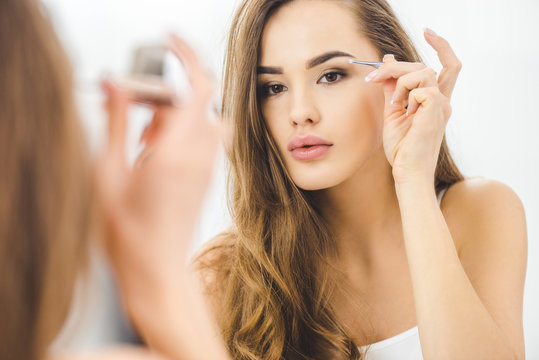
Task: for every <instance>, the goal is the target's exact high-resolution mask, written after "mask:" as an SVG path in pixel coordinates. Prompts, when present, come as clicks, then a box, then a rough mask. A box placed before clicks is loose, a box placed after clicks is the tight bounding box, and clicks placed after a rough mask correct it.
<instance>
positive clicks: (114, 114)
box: [101, 79, 129, 161]
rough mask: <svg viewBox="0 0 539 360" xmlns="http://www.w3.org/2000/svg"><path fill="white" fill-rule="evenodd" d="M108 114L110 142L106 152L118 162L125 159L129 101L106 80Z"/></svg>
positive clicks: (103, 85)
mask: <svg viewBox="0 0 539 360" xmlns="http://www.w3.org/2000/svg"><path fill="white" fill-rule="evenodd" d="M101 86H102V88H103V91H104V92H105V96H106V110H107V112H108V142H107V150H106V152H107V153H108V154H109V156H111V155H112V156H114V157H115V158H116V160H117V161H118V160H119V159H123V158H124V152H125V141H126V140H125V138H126V128H127V108H128V105H129V100H128V98H127V96H126V94H124V92H123V91H122V90H120V88H119V87H117V86H116V85H114V84H113V83H112V82H111V81H110V80H108V79H106V80H103V81H102V84H101Z"/></svg>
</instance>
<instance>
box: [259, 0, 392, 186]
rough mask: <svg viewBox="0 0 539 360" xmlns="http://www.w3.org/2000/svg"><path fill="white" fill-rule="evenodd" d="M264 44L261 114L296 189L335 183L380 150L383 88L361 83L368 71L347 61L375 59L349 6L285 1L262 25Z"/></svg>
mask: <svg viewBox="0 0 539 360" xmlns="http://www.w3.org/2000/svg"><path fill="white" fill-rule="evenodd" d="M261 46H262V48H261V56H260V63H259V64H258V94H259V98H260V105H261V109H262V114H263V116H264V120H265V121H266V123H267V125H268V128H269V130H270V132H271V135H272V136H273V138H274V140H275V142H276V144H277V146H278V147H279V151H280V152H281V155H282V157H283V159H284V161H285V164H286V166H287V168H288V171H289V173H290V174H291V176H292V179H293V181H294V182H295V183H296V185H297V186H298V187H300V188H302V189H305V190H319V189H325V188H329V187H333V186H335V185H338V184H339V183H341V182H343V181H344V180H346V179H348V178H350V177H351V176H352V175H354V174H355V173H357V172H358V171H360V169H361V168H362V167H364V166H365V165H366V164H368V163H369V160H371V159H373V158H374V157H373V155H374V154H375V153H377V152H379V151H382V152H383V149H382V126H383V118H382V115H383V104H384V98H383V92H382V89H381V87H380V85H376V84H370V83H367V82H365V80H364V78H365V76H366V75H367V74H368V73H369V72H370V71H372V70H373V68H370V67H367V66H363V65H352V64H349V63H348V60H349V59H351V58H357V59H360V60H369V61H379V60H380V59H379V55H378V53H377V51H376V49H375V47H374V46H373V45H371V44H370V43H369V41H368V40H367V39H366V38H365V37H364V36H363V35H362V34H361V33H360V31H359V25H358V23H357V20H356V18H355V17H354V14H353V13H352V12H351V11H350V9H348V8H346V7H344V6H343V5H341V4H339V3H337V2H334V1H327V0H310V1H307V0H296V1H293V2H291V3H288V4H286V5H284V6H282V7H281V8H279V9H278V10H277V12H275V14H273V15H272V16H271V18H270V19H269V21H268V22H267V24H266V26H265V28H264V32H263V35H262V44H261ZM367 166H368V165H367Z"/></svg>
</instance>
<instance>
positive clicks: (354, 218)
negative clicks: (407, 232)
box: [323, 150, 403, 263]
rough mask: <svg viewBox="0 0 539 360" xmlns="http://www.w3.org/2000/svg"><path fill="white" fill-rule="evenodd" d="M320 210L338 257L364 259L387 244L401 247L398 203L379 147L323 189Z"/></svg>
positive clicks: (387, 165)
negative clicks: (342, 179) (341, 179)
mask: <svg viewBox="0 0 539 360" xmlns="http://www.w3.org/2000/svg"><path fill="white" fill-rule="evenodd" d="M323 212H324V217H325V218H326V219H327V220H328V222H329V225H330V227H331V228H332V230H333V233H334V234H335V241H336V242H337V249H338V253H339V259H340V260H342V261H346V259H353V261H357V260H358V259H364V260H365V262H366V263H368V262H369V261H370V260H371V259H372V258H373V257H374V255H375V254H376V253H380V251H385V250H386V249H388V247H393V248H394V247H398V248H402V247H403V244H402V241H401V240H402V236H399V235H400V234H402V230H401V220H400V211H399V203H398V199H397V195H396V192H395V184H394V181H393V175H392V173H391V166H390V165H389V163H388V162H387V160H386V158H385V154H384V152H383V150H382V151H379V152H378V153H377V154H375V155H374V156H373V157H372V158H371V160H370V161H369V162H368V163H366V164H365V166H363V167H362V168H360V169H359V170H358V171H357V173H356V174H354V175H353V176H352V177H350V178H349V179H347V180H346V181H345V182H343V183H341V184H339V185H337V186H335V187H332V188H330V189H327V190H325V192H324V207H323Z"/></svg>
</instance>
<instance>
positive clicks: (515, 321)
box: [440, 178, 528, 358]
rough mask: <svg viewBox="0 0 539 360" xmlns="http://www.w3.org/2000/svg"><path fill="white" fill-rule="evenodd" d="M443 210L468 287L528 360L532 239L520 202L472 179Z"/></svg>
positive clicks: (501, 187)
mask: <svg viewBox="0 0 539 360" xmlns="http://www.w3.org/2000/svg"><path fill="white" fill-rule="evenodd" d="M440 208H441V210H442V213H443V214H444V217H445V220H446V223H447V226H448V228H449V230H450V232H451V236H452V238H453V240H454V242H455V246H456V249H457V252H458V256H459V259H460V262H461V264H462V267H463V269H464V271H465V272H466V275H467V276H468V278H469V280H470V283H471V284H472V286H473V287H474V289H475V291H476V293H477V295H478V296H479V298H480V299H481V301H482V302H483V304H484V305H485V307H486V308H487V310H488V311H489V313H490V314H491V315H492V317H493V318H494V320H495V321H496V323H497V324H498V326H499V327H500V329H502V330H503V331H504V333H505V334H506V336H507V338H508V339H509V341H510V342H511V344H512V346H513V348H514V349H515V351H516V353H517V354H519V358H524V357H523V356H524V334H523V325H522V315H523V314H522V308H523V294H524V283H525V278H526V267H527V258H528V250H527V249H528V247H527V246H528V245H527V241H528V240H527V226H526V216H525V211H524V206H523V204H522V201H521V200H520V198H519V197H518V195H517V194H516V193H515V192H514V191H513V190H512V189H511V188H510V187H509V186H507V185H505V184H503V183H501V182H499V181H494V180H489V179H483V178H473V179H466V180H464V181H461V182H458V183H456V184H454V185H453V186H451V187H450V188H449V189H448V190H447V193H446V195H445V196H444V198H443V201H442V203H441V204H440Z"/></svg>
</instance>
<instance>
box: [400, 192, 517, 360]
mask: <svg viewBox="0 0 539 360" xmlns="http://www.w3.org/2000/svg"><path fill="white" fill-rule="evenodd" d="M396 190H397V196H398V199H399V206H400V211H401V218H402V224H403V233H404V240H405V247H406V253H407V257H408V263H409V267H410V273H411V278H412V284H413V292H414V299H415V304H416V314H417V321H418V327H419V334H420V337H421V345H422V349H423V356H424V358H425V359H443V358H446V359H514V358H515V356H514V353H513V351H512V349H511V346H510V345H509V342H508V340H507V339H506V337H505V335H504V334H503V332H502V331H501V329H500V328H499V327H498V326H497V324H496V323H495V321H494V320H493V318H492V317H491V316H490V314H489V313H488V311H487V310H486V308H485V307H484V305H483V304H482V302H481V299H480V298H479V296H478V295H477V293H476V292H475V290H474V288H473V286H472V284H471V283H470V281H469V279H468V277H467V276H466V273H465V272H464V269H463V267H462V265H461V263H460V260H459V258H458V254H457V251H456V249H455V246H454V243H453V239H452V237H451V233H450V232H449V229H448V227H447V224H446V222H445V219H444V217H443V215H442V213H441V211H440V208H439V206H438V203H437V201H436V196H435V193H434V189H433V188H432V186H428V185H426V184H421V183H415V184H407V185H396Z"/></svg>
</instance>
